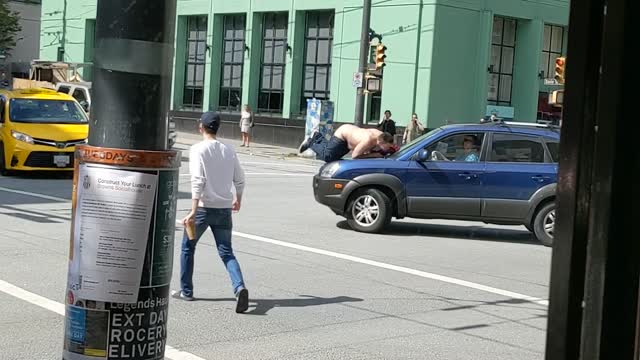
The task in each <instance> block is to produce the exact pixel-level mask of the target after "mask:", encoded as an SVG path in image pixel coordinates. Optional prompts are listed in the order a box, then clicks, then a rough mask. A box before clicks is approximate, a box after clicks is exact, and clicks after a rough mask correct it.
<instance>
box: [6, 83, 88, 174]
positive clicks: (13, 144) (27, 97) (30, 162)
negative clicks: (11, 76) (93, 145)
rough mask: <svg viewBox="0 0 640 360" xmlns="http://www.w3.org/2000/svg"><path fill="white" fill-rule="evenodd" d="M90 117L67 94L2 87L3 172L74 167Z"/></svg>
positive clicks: (71, 168)
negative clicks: (77, 150)
mask: <svg viewBox="0 0 640 360" xmlns="http://www.w3.org/2000/svg"><path fill="white" fill-rule="evenodd" d="M88 134H89V119H88V118H87V115H86V113H85V112H84V111H83V109H82V107H81V106H80V104H78V103H77V102H76V100H75V99H74V98H72V97H71V96H69V95H67V94H62V93H58V92H56V91H54V90H49V89H23V90H14V91H7V90H0V173H2V174H3V175H6V174H7V173H8V172H10V171H12V170H20V171H23V170H73V153H74V150H75V146H76V145H79V144H85V143H86V140H87V136H88Z"/></svg>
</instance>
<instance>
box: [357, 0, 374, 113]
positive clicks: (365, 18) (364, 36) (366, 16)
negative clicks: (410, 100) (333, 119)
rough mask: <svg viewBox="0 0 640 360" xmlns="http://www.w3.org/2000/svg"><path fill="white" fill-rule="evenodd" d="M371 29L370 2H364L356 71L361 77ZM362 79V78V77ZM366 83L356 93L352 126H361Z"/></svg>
mask: <svg viewBox="0 0 640 360" xmlns="http://www.w3.org/2000/svg"><path fill="white" fill-rule="evenodd" d="M370 28H371V0H364V4H363V6H362V32H361V33H360V66H359V69H358V71H359V72H361V73H362V74H363V75H364V74H366V72H367V63H368V62H369V60H368V59H369V46H370V45H369V29H370ZM363 78H364V76H363ZM365 85H366V83H365V82H364V81H363V83H362V86H361V87H359V88H358V89H357V92H356V109H355V117H354V121H353V122H354V124H355V125H356V126H362V125H363V120H364V103H365V93H364V87H365Z"/></svg>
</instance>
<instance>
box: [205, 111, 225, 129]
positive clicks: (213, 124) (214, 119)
mask: <svg viewBox="0 0 640 360" xmlns="http://www.w3.org/2000/svg"><path fill="white" fill-rule="evenodd" d="M200 123H201V124H202V126H203V127H205V128H207V129H209V130H211V131H218V129H219V128H220V115H219V114H218V113H217V112H214V111H208V112H206V113H204V114H202V116H201V117H200Z"/></svg>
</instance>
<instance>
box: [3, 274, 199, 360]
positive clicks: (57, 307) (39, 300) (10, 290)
mask: <svg viewBox="0 0 640 360" xmlns="http://www.w3.org/2000/svg"><path fill="white" fill-rule="evenodd" d="M0 291H2V292H3V293H5V294H7V295H11V296H13V297H15V298H17V299H20V300H23V301H26V302H28V303H31V304H33V305H37V306H39V307H41V308H43V309H46V310H49V311H52V312H54V313H56V314H58V315H62V316H64V304H62V303H59V302H57V301H53V300H50V299H47V298H46V297H43V296H40V295H37V294H34V293H32V292H29V291H27V290H24V289H22V288H19V287H17V286H15V285H13V284H10V283H8V282H6V281H4V280H0ZM164 355H165V358H166V359H171V360H205V359H203V358H201V357H199V356H196V355H193V354H191V353H188V352H185V351H181V350H178V349H176V348H174V347H171V346H169V345H166V346H165V350H164Z"/></svg>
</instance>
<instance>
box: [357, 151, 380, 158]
mask: <svg viewBox="0 0 640 360" xmlns="http://www.w3.org/2000/svg"><path fill="white" fill-rule="evenodd" d="M381 157H384V155H382V153H380V152H378V151H374V152H370V153H368V154H364V155H362V156H360V157H358V159H377V158H381ZM354 159H355V158H354Z"/></svg>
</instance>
